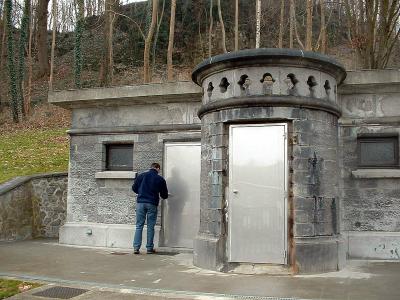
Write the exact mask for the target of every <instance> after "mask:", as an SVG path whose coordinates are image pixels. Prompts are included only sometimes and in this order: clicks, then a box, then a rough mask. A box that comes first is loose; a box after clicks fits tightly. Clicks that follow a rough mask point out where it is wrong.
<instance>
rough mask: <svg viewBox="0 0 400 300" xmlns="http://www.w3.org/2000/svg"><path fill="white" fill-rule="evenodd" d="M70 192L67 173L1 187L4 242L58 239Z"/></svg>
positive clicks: (24, 179) (21, 179)
mask: <svg viewBox="0 0 400 300" xmlns="http://www.w3.org/2000/svg"><path fill="white" fill-rule="evenodd" d="M66 191H67V174H66V173H55V174H43V175H33V176H26V177H17V178H15V179H14V180H11V181H9V182H6V183H4V184H2V185H0V240H24V239H29V238H38V237H58V230H59V227H60V226H61V225H63V224H64V222H65V218H66Z"/></svg>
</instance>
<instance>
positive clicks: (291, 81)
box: [284, 73, 299, 96]
mask: <svg viewBox="0 0 400 300" xmlns="http://www.w3.org/2000/svg"><path fill="white" fill-rule="evenodd" d="M284 82H285V83H286V85H287V93H288V94H289V95H291V96H297V95H298V91H297V87H296V84H297V83H298V82H299V81H298V80H297V78H296V76H295V75H294V74H293V73H290V74H288V75H287V76H286V79H285V80H284Z"/></svg>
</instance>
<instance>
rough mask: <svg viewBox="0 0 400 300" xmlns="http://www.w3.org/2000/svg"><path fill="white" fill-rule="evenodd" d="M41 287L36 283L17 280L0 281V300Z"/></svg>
mask: <svg viewBox="0 0 400 300" xmlns="http://www.w3.org/2000/svg"><path fill="white" fill-rule="evenodd" d="M39 286H41V284H38V283H30V282H24V281H18V280H8V279H0V299H5V298H8V297H11V296H13V295H16V294H18V293H20V292H23V291H26V290H30V289H33V288H36V287H39Z"/></svg>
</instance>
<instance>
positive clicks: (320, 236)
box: [194, 107, 342, 272]
mask: <svg viewBox="0 0 400 300" xmlns="http://www.w3.org/2000/svg"><path fill="white" fill-rule="evenodd" d="M252 120H257V121H258V122H262V123H269V122H271V121H274V122H277V121H279V122H287V123H288V124H289V138H290V141H291V142H290V147H289V148H290V149H289V153H290V154H289V160H290V162H289V164H290V170H289V173H290V174H289V184H290V186H289V203H288V206H289V212H288V215H289V216H288V218H289V219H290V221H289V224H292V227H290V228H289V231H290V232H289V235H290V240H291V241H293V243H294V244H293V245H295V246H294V247H293V246H291V247H293V248H292V249H290V250H289V251H290V253H291V255H292V256H293V257H294V255H296V265H297V267H298V268H299V269H300V270H301V272H312V271H315V270H332V269H336V268H337V266H338V265H340V264H341V263H342V262H339V261H338V253H337V251H338V245H337V243H338V241H337V235H338V234H339V230H338V222H339V216H338V212H337V210H338V207H339V200H338V169H337V165H338V151H337V145H338V136H337V133H338V125H337V117H336V116H334V115H332V114H330V113H327V112H324V111H316V110H308V109H301V108H288V107H252V108H235V109H226V110H222V111H218V112H213V113H210V114H206V115H204V116H203V118H202V167H201V171H202V174H201V178H202V181H201V191H202V193H201V196H200V197H201V198H200V201H201V211H200V213H201V218H200V220H201V222H200V235H199V237H198V238H197V240H196V246H195V258H194V259H195V264H197V265H201V266H203V267H207V268H212V269H223V268H224V267H226V265H225V266H224V259H225V255H226V254H225V253H226V251H227V250H226V245H227V240H226V239H227V227H228V222H227V218H226V214H225V212H226V203H227V202H226V200H227V199H226V193H225V189H226V186H229V182H228V176H227V175H228V174H229V171H228V168H229V166H228V146H229V145H228V143H229V140H228V138H229V136H228V133H229V125H230V124H232V122H234V124H237V123H238V122H240V123H244V124H246V123H249V122H251V121H252ZM210 250H211V251H212V252H211V253H213V254H215V256H216V258H213V259H210V258H212V257H213V255H210V254H209V253H210ZM314 252H315V255H317V256H318V257H319V259H320V260H321V261H322V262H323V263H321V265H318V266H315V264H313V260H314V259H315V255H313V254H312V253H314ZM294 253H296V254H294ZM293 259H294V258H293Z"/></svg>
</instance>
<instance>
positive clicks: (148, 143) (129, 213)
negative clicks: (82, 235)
mask: <svg viewBox="0 0 400 300" xmlns="http://www.w3.org/2000/svg"><path fill="white" fill-rule="evenodd" d="M193 139H197V140H199V139H200V134H199V132H196V131H194V132H185V131H183V132H182V131H181V132H179V131H178V132H161V133H159V132H158V133H157V132H153V133H142V134H114V135H90V136H82V135H73V136H71V156H70V172H69V174H70V175H69V187H68V213H67V221H68V222H73V223H77V222H88V223H102V224H132V225H133V224H135V222H136V215H135V205H136V194H135V193H133V192H132V189H131V187H132V184H133V178H124V179H120V178H119V179H116V178H96V173H98V172H102V171H104V169H105V161H104V160H103V157H104V151H105V147H104V143H109V142H121V141H125V142H126V141H129V142H132V143H133V145H134V146H133V147H134V149H133V155H134V158H133V171H134V172H138V173H140V172H143V171H146V170H148V169H149V167H150V165H151V163H153V162H161V164H162V162H163V159H164V157H163V149H164V141H171V140H173V141H184V140H193ZM93 149H94V151H93ZM161 173H162V170H161ZM160 223H161V210H159V217H158V221H157V225H160Z"/></svg>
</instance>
